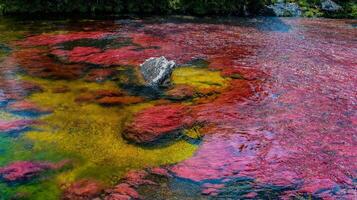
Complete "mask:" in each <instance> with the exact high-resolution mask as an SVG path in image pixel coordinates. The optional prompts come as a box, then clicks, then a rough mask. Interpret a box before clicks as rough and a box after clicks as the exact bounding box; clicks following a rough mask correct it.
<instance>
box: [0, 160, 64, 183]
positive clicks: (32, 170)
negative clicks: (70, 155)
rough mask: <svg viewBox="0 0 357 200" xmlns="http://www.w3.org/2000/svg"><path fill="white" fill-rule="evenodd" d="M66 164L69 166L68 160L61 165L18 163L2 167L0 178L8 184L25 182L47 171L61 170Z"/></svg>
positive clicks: (60, 163)
mask: <svg viewBox="0 0 357 200" xmlns="http://www.w3.org/2000/svg"><path fill="white" fill-rule="evenodd" d="M66 164H68V161H67V160H65V161H61V162H59V163H50V162H30V161H17V162H13V163H11V164H9V165H7V166H5V167H1V168H0V176H1V177H2V179H4V180H5V181H8V182H14V181H24V180H28V179H31V178H33V177H35V176H38V175H39V174H40V173H42V172H45V171H47V170H56V169H60V168H62V167H63V166H65V165H66Z"/></svg>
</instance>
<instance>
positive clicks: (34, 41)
mask: <svg viewBox="0 0 357 200" xmlns="http://www.w3.org/2000/svg"><path fill="white" fill-rule="evenodd" d="M109 35H111V33H109V32H98V31H97V32H95V31H88V32H72V33H64V34H46V33H45V34H41V35H35V36H31V37H28V38H26V40H24V41H20V42H17V44H18V45H21V46H23V47H32V46H50V45H56V44H60V43H63V42H68V41H74V40H79V39H100V38H104V37H106V36H109Z"/></svg>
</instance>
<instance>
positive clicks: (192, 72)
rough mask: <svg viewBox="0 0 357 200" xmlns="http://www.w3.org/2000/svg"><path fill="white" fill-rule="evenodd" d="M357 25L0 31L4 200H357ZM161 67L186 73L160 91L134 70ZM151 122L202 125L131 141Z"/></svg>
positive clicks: (234, 22)
mask: <svg viewBox="0 0 357 200" xmlns="http://www.w3.org/2000/svg"><path fill="white" fill-rule="evenodd" d="M355 24H356V21H355V20H331V19H285V18H254V19H240V18H231V19H216V20H211V19H205V20H197V19H191V18H170V19H158V18H155V19H145V20H76V21H74V20H56V21H29V20H11V19H1V20H0V30H1V32H0V61H1V63H0V106H1V107H0V155H1V156H0V166H2V168H1V169H0V175H1V177H2V179H1V182H0V199H60V198H65V199H66V198H67V199H68V198H71V199H76V198H77V199H92V198H95V197H99V198H100V199H120V198H122V199H125V198H126V199H130V198H132V199H135V198H137V197H138V196H135V192H137V193H138V194H139V195H140V197H139V198H143V199H302V198H305V199H355V198H356V170H357V166H356V163H357V159H356V156H357V155H356V152H357V148H356V147H357V142H356V131H357V130H356V126H357V124H356V123H357V115H356V103H357V90H356V88H357V76H356V74H357V68H356V67H357V61H356V60H357V59H356V55H357V40H356V38H357V31H356V28H355ZM157 56H165V57H167V58H168V59H172V60H175V62H176V63H177V64H178V68H177V69H175V71H174V72H173V75H172V84H171V86H170V87H168V88H160V89H158V90H156V89H152V88H149V87H146V86H145V84H144V82H143V80H142V78H141V76H140V71H139V67H138V66H139V64H140V63H142V62H144V61H145V60H146V59H147V58H149V57H157ZM182 88H183V89H182ZM188 91H190V92H188ZM148 109H157V110H159V111H160V112H169V110H170V109H171V110H173V111H175V112H176V110H175V109H177V110H180V109H183V110H187V111H189V112H187V113H186V112H185V114H184V116H181V115H180V116H179V118H180V119H181V120H178V121H175V122H170V123H177V124H178V125H177V124H172V126H180V124H181V123H183V124H184V122H186V121H187V120H189V121H192V122H193V124H194V125H191V126H186V125H185V126H184V127H183V129H180V134H179V135H175V137H169V138H165V139H162V140H158V141H157V142H155V143H154V144H150V145H142V144H135V143H133V142H132V141H128V140H126V139H124V138H123V135H122V134H123V132H124V131H125V130H126V129H127V128H128V127H129V124H130V123H133V122H135V119H137V118H138V116H139V115H140V113H142V112H145V111H147V110H148ZM160 112H156V114H155V112H153V113H154V114H151V115H152V116H150V115H149V117H148V118H144V120H147V121H145V123H146V122H149V123H151V122H152V123H168V122H167V121H166V122H165V121H160V119H161V118H160V116H158V115H159V113H160ZM177 112H178V111H177ZM138 113H139V114H138ZM138 121H140V120H138ZM139 128H142V129H145V127H140V124H139ZM20 161H28V162H26V163H22V164H21V162H20ZM19 162H20V164H19ZM14 163H15V164H14ZM30 163H32V164H34V165H35V166H36V167H37V168H36V169H38V170H37V171H36V170H34V171H30V172H28V173H24V171H26V170H29V168H31V165H30ZM14 166H17V167H18V168H16V169H17V170H19V171H17V172H6V173H10V175H12V179H11V178H9V177H7V176H6V173H5V172H4V169H5V168H6V167H10V168H11V167H14ZM19 166H20V167H19ZM33 168H34V167H33ZM33 168H31V169H33ZM157 172H165V173H157ZM142 174H145V175H142ZM132 177H141V178H135V180H136V181H135V183H132V182H130V180H131V178H132ZM83 180H85V181H87V182H84V183H83ZM81 181H82V182H81ZM76 183H81V184H79V186H78V184H77V185H76ZM89 183H92V184H93V185H94V186H93V187H91V185H90V184H89ZM153 183H155V184H153ZM120 184H128V185H130V189H133V190H134V194H133V191H131V190H130V189H128V188H126V189H125V190H124V192H123V190H119V189H117V190H115V189H112V190H111V188H115V186H118V185H120ZM121 186H122V185H121ZM83 188H84V189H83ZM88 188H89V189H88ZM86 189H87V190H89V191H92V192H88V191H87V190H86ZM86 191H87V192H86ZM128 191H131V193H130V192H128ZM115 194H116V196H115Z"/></svg>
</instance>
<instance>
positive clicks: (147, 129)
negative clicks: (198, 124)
mask: <svg viewBox="0 0 357 200" xmlns="http://www.w3.org/2000/svg"><path fill="white" fill-rule="evenodd" d="M189 112H190V111H189V110H188V109H187V107H186V106H183V105H176V104H171V105H170V104H169V105H162V106H154V107H152V108H148V109H146V110H143V111H141V112H139V113H137V114H136V115H135V116H134V120H133V121H132V122H131V123H130V124H129V125H128V126H127V127H126V129H125V130H124V132H123V137H124V138H125V139H127V140H129V141H132V142H135V143H142V144H145V143H153V142H155V141H157V140H159V139H161V138H164V137H168V136H175V135H178V134H179V133H180V132H181V130H182V129H185V128H188V127H191V126H193V120H192V118H191V117H190V116H189Z"/></svg>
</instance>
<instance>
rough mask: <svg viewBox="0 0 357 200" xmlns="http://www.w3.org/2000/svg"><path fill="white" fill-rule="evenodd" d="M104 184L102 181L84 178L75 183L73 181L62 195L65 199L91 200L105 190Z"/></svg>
mask: <svg viewBox="0 0 357 200" xmlns="http://www.w3.org/2000/svg"><path fill="white" fill-rule="evenodd" d="M103 190H104V186H103V184H102V183H100V182H98V181H95V180H89V179H82V180H79V181H77V182H75V183H72V184H71V185H70V186H69V187H68V188H66V190H65V192H64V193H63V195H62V199H64V200H89V199H93V198H95V197H99V195H100V193H101V192H103Z"/></svg>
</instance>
